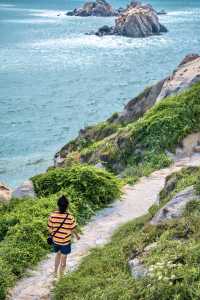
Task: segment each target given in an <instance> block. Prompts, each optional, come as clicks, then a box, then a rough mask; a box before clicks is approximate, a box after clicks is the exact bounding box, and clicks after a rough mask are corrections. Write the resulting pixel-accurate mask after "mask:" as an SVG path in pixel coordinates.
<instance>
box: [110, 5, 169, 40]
mask: <svg viewBox="0 0 200 300" xmlns="http://www.w3.org/2000/svg"><path fill="white" fill-rule="evenodd" d="M166 31H167V29H166V28H165V27H164V26H163V25H161V24H160V23H159V19H158V16H157V13H156V11H155V10H154V9H153V8H152V7H151V6H149V5H140V4H138V5H136V6H134V7H132V6H131V7H130V8H128V9H127V10H126V11H125V12H123V13H122V14H121V15H120V16H119V17H118V18H117V19H116V21H115V27H114V33H115V34H118V35H124V36H128V37H135V38H137V37H147V36H150V35H154V34H160V33H161V32H166Z"/></svg>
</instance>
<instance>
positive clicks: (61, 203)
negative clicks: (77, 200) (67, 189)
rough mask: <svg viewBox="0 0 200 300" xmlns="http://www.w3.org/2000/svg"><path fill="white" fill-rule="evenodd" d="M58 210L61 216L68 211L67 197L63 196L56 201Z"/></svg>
mask: <svg viewBox="0 0 200 300" xmlns="http://www.w3.org/2000/svg"><path fill="white" fill-rule="evenodd" d="M57 204H58V208H59V211H60V213H61V214H64V213H65V212H66V210H67V209H68V206H69V200H68V199H67V197H65V196H61V197H60V198H59V199H58V202H57Z"/></svg>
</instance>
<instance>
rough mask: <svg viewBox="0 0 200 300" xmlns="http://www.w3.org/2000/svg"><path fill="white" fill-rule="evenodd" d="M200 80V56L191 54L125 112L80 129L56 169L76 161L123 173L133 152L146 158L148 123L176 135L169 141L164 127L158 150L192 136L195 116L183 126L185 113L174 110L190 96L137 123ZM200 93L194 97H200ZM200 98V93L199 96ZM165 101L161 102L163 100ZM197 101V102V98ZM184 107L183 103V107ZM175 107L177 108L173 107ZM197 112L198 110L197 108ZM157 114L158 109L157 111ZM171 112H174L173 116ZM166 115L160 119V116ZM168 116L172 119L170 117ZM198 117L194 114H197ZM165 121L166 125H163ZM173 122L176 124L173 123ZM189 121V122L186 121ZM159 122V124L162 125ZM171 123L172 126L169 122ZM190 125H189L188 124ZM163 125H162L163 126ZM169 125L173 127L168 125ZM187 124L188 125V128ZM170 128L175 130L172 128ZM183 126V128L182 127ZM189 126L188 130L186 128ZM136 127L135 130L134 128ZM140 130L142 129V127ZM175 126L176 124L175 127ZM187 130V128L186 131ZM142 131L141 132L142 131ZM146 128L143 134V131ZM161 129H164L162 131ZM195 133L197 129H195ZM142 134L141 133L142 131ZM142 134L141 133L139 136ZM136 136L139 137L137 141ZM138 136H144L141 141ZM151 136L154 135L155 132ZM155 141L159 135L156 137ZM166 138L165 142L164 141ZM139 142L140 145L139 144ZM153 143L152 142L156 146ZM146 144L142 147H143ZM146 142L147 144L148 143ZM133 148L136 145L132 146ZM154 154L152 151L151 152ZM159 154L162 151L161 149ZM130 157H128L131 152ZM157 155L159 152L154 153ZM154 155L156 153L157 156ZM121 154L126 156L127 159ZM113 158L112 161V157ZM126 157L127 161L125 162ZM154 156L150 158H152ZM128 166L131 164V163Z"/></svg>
mask: <svg viewBox="0 0 200 300" xmlns="http://www.w3.org/2000/svg"><path fill="white" fill-rule="evenodd" d="M199 81H200V56H199V55H196V54H190V55H188V56H186V57H185V58H184V60H183V61H182V62H181V63H180V65H179V66H178V67H177V68H176V69H175V70H174V72H173V73H172V74H171V75H170V76H169V77H167V78H165V79H163V80H161V81H160V82H158V83H157V84H155V85H153V86H151V87H149V88H146V89H145V90H144V91H143V92H142V93H141V94H140V95H139V96H137V97H135V98H134V99H133V100H131V101H129V102H128V104H127V105H126V106H125V108H124V110H123V111H122V112H121V113H115V114H113V116H112V117H111V118H109V119H108V120H107V121H105V122H103V123H100V124H98V125H96V126H90V127H88V128H85V129H84V130H81V131H80V133H79V136H78V137H77V138H76V139H75V140H73V141H71V142H69V143H68V144H66V145H65V146H64V147H63V148H62V149H61V150H60V151H59V152H58V153H57V154H56V155H55V158H54V164H55V166H56V167H57V166H63V165H65V164H66V163H70V162H72V161H74V160H76V161H84V162H92V163H97V162H99V161H100V162H103V164H104V163H106V164H107V163H108V164H109V165H110V164H111V165H112V167H114V169H115V170H118V171H119V170H121V169H123V168H124V167H122V166H121V162H120V160H121V161H124V160H127V159H128V157H130V153H132V155H131V156H132V159H133V156H134V160H136V162H138V161H140V160H141V159H144V155H147V154H145V153H146V150H145V149H146V148H148V146H149V145H148V143H149V144H150V141H151V139H150V137H149V138H147V140H146V141H145V139H146V137H145V138H144V140H143V141H141V138H142V135H144V132H145V131H147V135H148V134H151V133H150V129H148V127H147V125H146V124H147V123H148V126H149V128H151V130H153V127H154V126H168V128H169V130H172V133H173V134H174V139H173V141H172V142H170V141H167V140H166V139H167V136H168V132H167V131H166V134H165V133H164V129H165V128H164V127H163V137H161V139H160V137H159V139H158V138H157V142H156V141H154V142H155V144H156V143H157V145H156V146H155V145H154V146H152V147H153V149H154V150H155V147H156V148H157V147H158V148H159V147H160V146H159V140H162V144H164V140H165V144H166V145H167V144H168V145H169V144H171V145H172V144H173V143H177V141H178V142H180V141H181V139H182V138H184V137H185V136H186V135H187V132H188V134H189V133H192V130H193V128H194V127H195V126H196V125H198V124H191V131H190V130H189V127H190V126H189V122H190V120H189V119H187V118H191V117H192V116H190V117H188V116H187V118H186V119H185V121H184V122H186V123H185V124H184V122H183V123H181V122H182V119H179V118H183V119H184V118H185V117H186V116H185V115H183V116H182V115H181V114H182V113H183V114H185V113H186V112H181V111H180V109H179V108H178V112H179V114H180V115H179V114H177V113H176V111H175V106H176V105H177V106H179V103H178V101H180V102H181V101H184V103H185V102H187V101H189V99H190V96H189V95H188V96H187V97H188V100H185V99H184V97H179V98H178V99H173V103H174V104H170V105H169V106H170V108H168V109H167V108H166V111H165V107H164V108H163V107H162V106H161V107H162V108H161V112H159V109H158V112H155V116H154V117H146V119H144V120H143V119H141V120H139V121H137V120H138V119H139V118H141V117H143V116H144V115H145V114H146V112H147V111H148V110H149V109H150V108H152V107H153V106H154V105H155V104H156V103H157V102H158V103H159V102H163V100H164V99H166V98H167V97H168V96H171V95H176V94H179V93H181V92H183V91H184V90H186V89H188V88H189V87H191V86H192V85H193V84H194V83H196V82H199ZM198 94H199V92H198V91H197V94H196V95H195V97H198ZM199 96H200V94H199ZM161 100H162V101H161ZM195 100H196V101H197V102H198V99H195ZM182 105H183V104H182ZM193 105H194V104H193V103H191V108H189V103H188V109H190V110H191V113H192V109H193ZM173 106H174V108H173ZM196 109H197V108H196ZM155 111H156V109H155ZM170 111H171V113H170ZM161 114H162V115H163V117H162V118H161V117H160V115H161ZM168 114H169V116H168ZM173 114H174V119H173ZM194 114H195V111H194ZM153 118H155V120H156V118H158V120H159V121H158V120H157V121H156V122H157V123H158V125H157V123H156V122H155V121H153ZM164 119H165V121H166V124H165V125H164V122H165V121H164ZM170 119H171V120H174V121H170ZM187 120H188V121H187ZM159 122H160V125H159ZM170 122H172V123H170ZM175 122H178V123H179V125H177V126H178V127H177V129H176V128H173V123H175ZM187 122H188V124H187ZM161 123H162V124H161ZM169 123H170V124H169ZM186 124H187V126H186ZM170 126H172V128H171V129H170ZM181 126H182V127H181ZM185 126H186V127H185ZM132 127H133V128H132ZM140 127H141V128H140ZM174 127H175V125H174ZM184 127H185V129H184ZM139 128H140V129H139ZM142 128H143V132H142V131H141V130H142ZM160 129H161V128H160ZM176 130H180V132H179V134H180V136H179V135H178V134H177V132H176ZM195 130H196V129H195ZM140 131H141V132H140ZM139 132H140V134H139ZM136 135H138V137H137V138H136ZM139 135H141V137H140V138H139ZM152 135H154V133H153V132H152ZM155 139H156V136H155ZM163 139H164V140H163ZM136 141H137V142H136ZM154 142H153V143H154ZM142 143H144V145H143V146H142V145H141V144H142ZM146 143H147V144H146ZM133 145H134V146H133ZM125 149H126V150H125ZM152 151H153V150H152ZM159 151H160V150H159ZM127 152H128V153H129V154H128V153H127ZM155 152H156V151H155ZM154 154H155V153H154ZM119 155H123V157H124V159H122V158H121V157H120V158H119ZM111 157H112V158H111ZM125 157H126V159H125ZM152 157H153V156H151V158H152ZM128 164H129V163H128ZM125 165H127V162H126V163H125Z"/></svg>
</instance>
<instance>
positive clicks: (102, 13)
mask: <svg viewBox="0 0 200 300" xmlns="http://www.w3.org/2000/svg"><path fill="white" fill-rule="evenodd" d="M118 14H119V13H118V11H117V10H115V9H113V8H112V6H111V5H110V4H109V3H108V2H106V1H105V0H96V1H94V2H86V3H85V4H84V5H83V7H81V8H75V9H74V10H73V11H70V12H68V13H67V14H66V15H67V16H80V17H89V16H96V17H111V16H117V15H118Z"/></svg>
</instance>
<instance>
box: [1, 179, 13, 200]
mask: <svg viewBox="0 0 200 300" xmlns="http://www.w3.org/2000/svg"><path fill="white" fill-rule="evenodd" d="M11 195H12V190H11V189H10V188H9V187H8V186H7V185H5V184H4V183H1V182H0V203H9V202H10V200H11Z"/></svg>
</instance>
